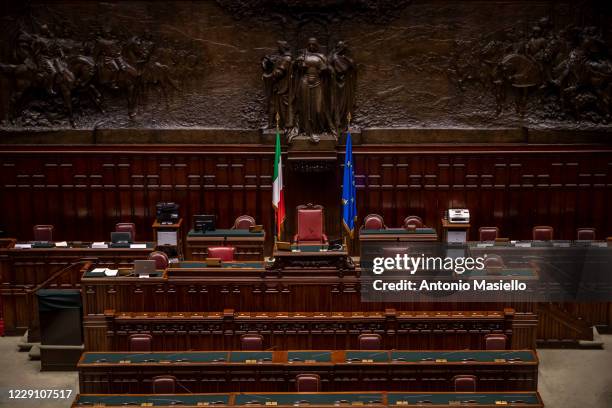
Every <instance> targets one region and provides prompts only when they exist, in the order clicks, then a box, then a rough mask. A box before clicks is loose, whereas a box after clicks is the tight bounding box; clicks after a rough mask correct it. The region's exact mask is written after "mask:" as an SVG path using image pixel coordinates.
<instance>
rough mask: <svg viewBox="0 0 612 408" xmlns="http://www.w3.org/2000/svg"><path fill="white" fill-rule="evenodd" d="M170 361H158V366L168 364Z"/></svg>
mask: <svg viewBox="0 0 612 408" xmlns="http://www.w3.org/2000/svg"><path fill="white" fill-rule="evenodd" d="M170 363H172V361H170V360H159V364H170Z"/></svg>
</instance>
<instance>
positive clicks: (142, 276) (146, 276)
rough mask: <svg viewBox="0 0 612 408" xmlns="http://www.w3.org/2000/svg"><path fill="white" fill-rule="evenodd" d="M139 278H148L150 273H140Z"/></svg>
mask: <svg viewBox="0 0 612 408" xmlns="http://www.w3.org/2000/svg"><path fill="white" fill-rule="evenodd" d="M138 277H139V278H144V279H147V278H148V277H149V275H138Z"/></svg>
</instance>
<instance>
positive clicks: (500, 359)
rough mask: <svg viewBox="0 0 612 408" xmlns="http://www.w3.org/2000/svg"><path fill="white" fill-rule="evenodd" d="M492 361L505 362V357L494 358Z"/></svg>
mask: <svg viewBox="0 0 612 408" xmlns="http://www.w3.org/2000/svg"><path fill="white" fill-rule="evenodd" d="M494 361H495V362H496V363H505V362H506V359H505V358H496V359H495V360H494Z"/></svg>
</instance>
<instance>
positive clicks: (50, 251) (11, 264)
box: [0, 240, 153, 341]
mask: <svg viewBox="0 0 612 408" xmlns="http://www.w3.org/2000/svg"><path fill="white" fill-rule="evenodd" d="M3 242H4V248H2V249H0V282H1V284H2V287H1V291H0V294H1V296H2V315H3V316H4V320H5V327H6V332H7V334H9V335H17V334H21V333H23V332H25V331H26V330H27V329H28V328H30V329H31V330H30V332H29V336H30V340H32V341H37V339H38V333H37V329H38V309H37V305H36V301H35V299H28V297H29V296H28V293H30V292H32V291H34V290H36V289H39V288H42V287H45V288H58V289H59V288H76V289H78V288H80V280H81V276H82V271H81V267H82V265H79V264H77V265H75V266H74V267H70V266H71V265H73V264H74V263H76V262H80V261H83V262H85V261H86V260H88V259H89V260H94V259H95V261H96V264H97V265H99V266H101V267H109V268H117V267H131V266H132V264H133V262H134V260H136V259H146V258H147V257H148V256H149V254H150V253H151V251H153V244H152V243H142V244H145V245H146V248H91V243H75V242H68V243H67V244H68V246H67V247H56V246H55V243H52V244H51V245H52V246H49V247H35V248H22V249H20V248H16V247H15V245H18V243H17V242H16V241H15V240H4V241H3ZM30 297H31V296H30ZM33 298H35V297H33Z"/></svg>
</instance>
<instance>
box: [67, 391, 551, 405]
mask: <svg viewBox="0 0 612 408" xmlns="http://www.w3.org/2000/svg"><path fill="white" fill-rule="evenodd" d="M126 404H129V405H140V406H151V405H153V404H154V405H155V406H156V407H162V408H174V407H176V406H177V405H179V406H181V407H188V408H195V407H202V406H209V405H211V406H212V405H215V406H228V407H243V406H279V407H296V406H306V407H309V408H318V407H321V408H323V407H338V406H368V407H373V408H374V407H375V408H379V407H380V408H383V407H405V406H427V407H431V408H448V407H449V406H467V405H469V406H470V407H478V408H498V407H500V406H503V407H523V408H524V407H529V408H543V407H544V404H543V402H542V398H541V397H540V394H539V393H538V392H487V393H474V392H428V393H425V394H424V393H421V392H335V393H329V392H328V393H325V392H317V393H306V392H300V393H295V392H294V393H280V392H275V393H265V394H264V393H248V394H236V393H231V394H172V395H163V396H160V395H147V394H140V395H115V394H109V395H99V394H98V395H96V394H78V395H77V397H76V398H75V400H74V403H73V404H72V408H90V407H92V406H105V407H109V408H123V407H125V406H126Z"/></svg>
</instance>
